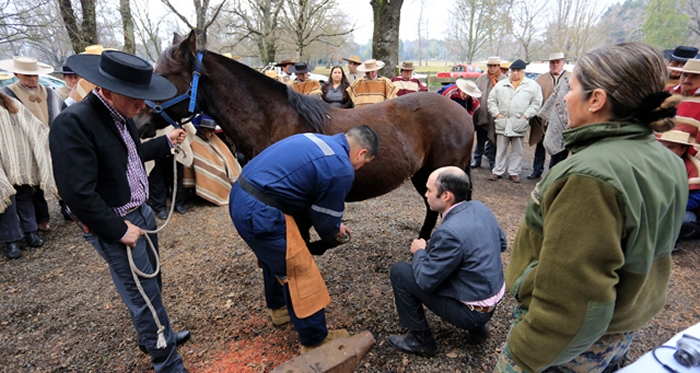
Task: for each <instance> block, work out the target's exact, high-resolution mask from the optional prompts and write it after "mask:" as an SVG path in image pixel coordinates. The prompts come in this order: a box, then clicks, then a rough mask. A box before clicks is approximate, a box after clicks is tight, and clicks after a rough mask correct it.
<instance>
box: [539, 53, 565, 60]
mask: <svg viewBox="0 0 700 373" xmlns="http://www.w3.org/2000/svg"><path fill="white" fill-rule="evenodd" d="M564 58H566V57H565V56H564V53H563V52H558V53H552V54H550V55H549V58H545V59H544V60H542V61H556V60H563V59H564Z"/></svg>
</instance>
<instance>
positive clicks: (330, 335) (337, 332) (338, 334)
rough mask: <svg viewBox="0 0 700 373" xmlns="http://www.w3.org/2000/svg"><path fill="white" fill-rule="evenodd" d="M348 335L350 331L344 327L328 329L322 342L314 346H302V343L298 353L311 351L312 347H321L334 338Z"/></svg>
mask: <svg viewBox="0 0 700 373" xmlns="http://www.w3.org/2000/svg"><path fill="white" fill-rule="evenodd" d="M349 336H350V333H348V331H347V330H345V329H338V330H329V331H328V335H327V336H326V339H324V340H323V342H321V343H319V344H317V345H314V346H303V345H302V346H301V353H300V355H303V354H305V353H307V352H309V351H313V350H314V349H316V348H318V347H321V346H323V345H325V344H326V343H328V342H330V341H332V340H334V339H338V338H347V337H349Z"/></svg>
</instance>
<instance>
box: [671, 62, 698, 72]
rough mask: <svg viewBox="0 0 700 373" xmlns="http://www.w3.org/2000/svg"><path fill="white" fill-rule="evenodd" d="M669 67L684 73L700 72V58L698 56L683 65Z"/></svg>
mask: <svg viewBox="0 0 700 373" xmlns="http://www.w3.org/2000/svg"><path fill="white" fill-rule="evenodd" d="M668 69H669V70H673V71H680V72H683V73H691V74H700V60H699V59H696V58H693V59H689V60H688V62H686V63H685V65H683V67H669V68H668Z"/></svg>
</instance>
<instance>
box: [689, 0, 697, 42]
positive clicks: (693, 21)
mask: <svg viewBox="0 0 700 373" xmlns="http://www.w3.org/2000/svg"><path fill="white" fill-rule="evenodd" d="M686 9H687V12H688V16H689V17H690V31H691V32H692V33H694V34H695V36H696V38H700V0H688V1H687V2H686ZM696 40H697V39H696ZM695 44H697V42H696V43H695Z"/></svg>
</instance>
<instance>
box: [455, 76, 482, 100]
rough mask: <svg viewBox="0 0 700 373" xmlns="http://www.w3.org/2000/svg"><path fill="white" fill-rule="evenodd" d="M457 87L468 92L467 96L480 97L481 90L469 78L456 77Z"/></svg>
mask: <svg viewBox="0 0 700 373" xmlns="http://www.w3.org/2000/svg"><path fill="white" fill-rule="evenodd" d="M457 87H459V90H460V91H462V92H464V93H466V94H468V95H469V96H472V97H476V98H479V97H481V91H480V90H479V88H478V87H477V86H476V83H474V82H473V81H471V80H467V79H457Z"/></svg>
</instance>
